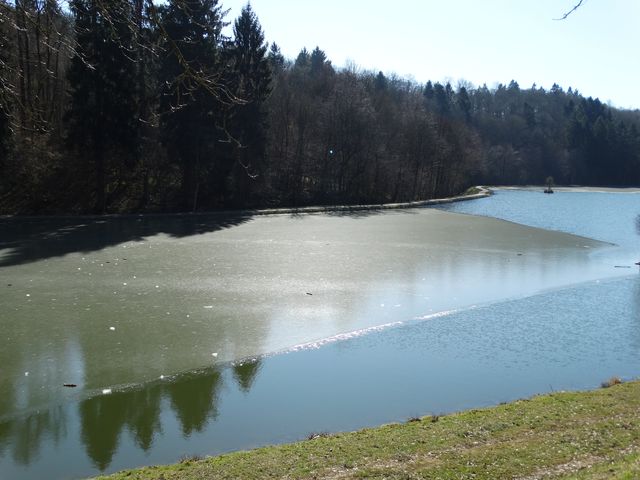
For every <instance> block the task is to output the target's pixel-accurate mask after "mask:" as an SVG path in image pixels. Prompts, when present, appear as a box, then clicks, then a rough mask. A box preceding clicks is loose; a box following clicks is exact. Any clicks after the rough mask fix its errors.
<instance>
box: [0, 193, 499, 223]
mask: <svg viewBox="0 0 640 480" xmlns="http://www.w3.org/2000/svg"><path fill="white" fill-rule="evenodd" d="M472 188H474V189H478V190H479V192H478V193H473V194H469V195H465V194H464V193H463V194H461V195H456V196H453V197H445V198H433V199H431V200H417V201H414V202H399V203H380V204H367V205H324V206H323V205H319V206H311V207H282V208H259V209H244V210H213V211H209V212H178V213H113V214H105V215H84V214H81V215H68V214H67V215H0V221H2V220H50V219H51V220H53V219H55V220H67V219H69V220H71V219H78V220H91V219H95V220H99V219H111V218H158V217H182V216H189V217H206V216H227V217H232V216H238V217H244V216H262V215H301V214H309V213H330V212H358V211H375V210H401V209H405V208H418V207H428V206H432V205H442V204H446V203H454V202H464V201H469V200H476V199H479V198H485V197H489V196H491V195H492V192H491V190H490V189H488V188H486V187H483V186H475V187H472Z"/></svg>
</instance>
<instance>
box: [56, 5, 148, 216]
mask: <svg viewBox="0 0 640 480" xmlns="http://www.w3.org/2000/svg"><path fill="white" fill-rule="evenodd" d="M71 11H72V13H73V15H74V20H75V29H76V42H77V50H76V52H75V55H74V57H73V59H72V62H71V66H70V69H69V74H68V76H69V84H70V87H71V104H70V109H69V111H68V113H67V117H66V118H67V132H68V136H67V139H68V142H69V145H70V147H71V148H72V150H73V151H74V152H75V153H76V154H77V155H78V156H80V157H81V158H82V160H83V161H84V162H86V164H87V166H89V174H90V176H91V177H93V179H94V188H93V189H92V190H93V194H94V197H95V199H94V200H95V201H94V209H95V210H96V211H97V212H99V213H104V212H105V211H106V210H107V207H108V201H109V198H108V190H109V187H110V177H111V174H112V171H115V170H118V169H120V168H122V166H123V165H122V163H123V160H124V161H125V162H124V163H126V160H131V159H132V158H133V157H134V156H135V154H134V152H135V140H136V138H137V128H138V122H137V105H136V98H135V65H134V63H133V61H132V60H131V58H130V56H129V55H128V52H130V51H131V50H132V42H133V37H132V32H131V29H130V28H129V27H130V19H131V8H130V4H129V3H128V2H127V1H126V0H100V1H97V0H73V1H72V2H71Z"/></svg>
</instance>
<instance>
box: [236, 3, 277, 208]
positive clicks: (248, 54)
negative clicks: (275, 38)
mask: <svg viewBox="0 0 640 480" xmlns="http://www.w3.org/2000/svg"><path fill="white" fill-rule="evenodd" d="M233 33H234V39H233V43H232V47H231V49H232V50H231V56H232V59H233V67H234V74H235V76H236V80H235V83H236V96H237V97H238V99H239V103H238V105H236V106H235V108H234V110H235V111H234V114H233V117H234V118H233V122H232V123H233V135H234V137H235V139H236V140H237V141H238V143H239V148H238V149H237V151H236V158H237V159H238V167H240V168H237V174H236V187H237V188H238V189H239V190H240V191H238V192H236V193H237V195H238V196H246V195H248V193H249V192H248V189H249V188H250V185H251V183H249V182H248V179H251V178H253V179H255V178H256V177H257V176H258V175H259V173H260V170H261V167H262V163H263V158H264V152H265V147H266V128H267V125H266V111H265V105H264V103H265V101H266V99H267V97H268V95H269V93H270V91H271V69H270V67H269V59H268V57H267V45H266V44H265V39H264V33H263V32H262V27H261V26H260V22H259V21H258V17H257V16H256V14H255V12H254V11H253V9H252V8H251V4H247V5H246V6H245V7H244V8H243V9H242V12H241V13H240V16H239V17H238V18H237V19H236V21H235V22H234V25H233ZM243 170H244V171H243ZM244 200H246V198H245V199H244Z"/></svg>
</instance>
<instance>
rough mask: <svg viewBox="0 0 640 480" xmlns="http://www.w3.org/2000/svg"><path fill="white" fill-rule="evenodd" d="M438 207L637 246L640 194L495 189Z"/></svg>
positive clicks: (639, 238)
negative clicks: (483, 195)
mask: <svg viewBox="0 0 640 480" xmlns="http://www.w3.org/2000/svg"><path fill="white" fill-rule="evenodd" d="M438 209H440V210H446V211H449V212H457V213H470V214H472V215H484V216H488V217H495V218H501V219H503V220H509V221H511V222H516V223H519V224H522V225H530V226H532V227H539V228H545V229H548V230H557V231H560V232H566V233H573V234H574V235H582V236H584V237H589V238H594V239H597V240H601V241H603V242H611V243H615V244H617V245H621V246H624V247H635V248H637V247H638V246H639V243H640V237H639V236H638V228H639V227H638V218H639V216H640V193H604V192H563V191H559V192H556V193H554V194H553V195H545V194H544V193H542V192H539V191H532V190H500V189H498V190H495V192H494V194H493V195H492V196H490V197H487V198H483V199H480V200H475V201H473V202H457V203H451V204H447V205H442V206H439V207H438Z"/></svg>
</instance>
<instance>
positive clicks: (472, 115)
mask: <svg viewBox="0 0 640 480" xmlns="http://www.w3.org/2000/svg"><path fill="white" fill-rule="evenodd" d="M61 5H62V2H61V1H59V0H14V1H13V2H9V0H0V65H1V66H2V68H0V107H1V108H0V212H1V213H61V212H65V213H82V212H97V213H105V212H141V211H155V212H158V211H197V210H214V209H221V208H241V207H260V206H302V205H309V204H335V203H381V202H390V201H391V202H392V201H408V200H417V199H428V198H433V197H441V196H446V195H451V194H456V193H459V192H461V191H463V190H465V189H466V188H467V187H469V186H471V185H473V184H526V183H536V184H541V183H543V182H544V181H545V179H546V178H547V177H549V176H552V177H554V178H555V181H556V183H562V184H588V185H632V184H633V185H637V184H638V183H640V169H639V168H638V167H639V166H640V132H639V123H640V112H638V111H637V110H636V111H628V110H627V111H625V110H618V109H615V108H612V107H610V106H607V105H605V104H603V103H602V102H600V101H599V100H597V99H595V100H594V99H592V98H585V97H583V96H582V95H581V94H580V93H579V92H578V91H577V90H573V89H571V88H569V89H567V90H566V91H565V90H564V89H562V88H561V87H560V86H558V85H554V86H553V87H552V88H551V89H550V90H545V89H543V88H538V87H536V86H535V85H534V86H532V87H530V88H521V87H520V86H519V85H518V83H517V82H515V81H511V82H510V83H509V84H508V85H498V86H497V87H495V88H491V89H490V88H487V86H486V85H485V86H482V87H478V88H476V87H473V86H472V85H470V84H468V83H465V82H459V83H458V84H457V85H451V84H450V83H439V82H436V83H432V82H427V83H426V84H420V83H417V82H415V81H411V80H407V79H404V78H399V77H396V76H393V75H391V76H385V75H384V74H383V73H381V72H380V73H377V74H376V73H375V72H366V71H360V70H358V69H357V68H356V67H353V66H351V67H347V68H344V69H336V68H334V67H333V65H332V64H331V61H330V60H329V59H328V58H327V56H326V54H325V53H324V52H323V51H322V50H321V49H320V48H315V49H314V50H313V51H308V50H306V49H303V50H302V51H301V52H300V53H299V55H298V56H297V58H295V59H294V60H287V59H285V58H284V57H283V55H282V54H281V52H280V49H279V48H278V46H277V44H275V43H273V44H271V45H270V46H269V45H268V44H267V43H266V41H265V36H264V33H263V31H262V28H261V26H260V23H259V20H258V18H257V16H256V15H255V13H254V12H253V11H252V9H251V7H250V5H249V4H248V5H247V6H246V7H245V8H244V9H243V10H242V13H241V14H240V16H239V17H238V18H237V19H236V20H235V21H234V22H233V25H232V34H231V35H230V36H226V35H225V32H226V30H225V27H226V26H227V21H226V20H225V10H224V9H223V7H222V5H221V3H220V2H219V1H218V0H170V1H168V2H167V3H166V4H164V3H163V4H162V5H155V4H154V3H153V2H152V1H149V0H101V1H100V2H98V1H97V0H72V1H71V2H70V3H69V10H66V9H64V8H62V6H61ZM271 33H272V34H273V35H274V36H277V32H271Z"/></svg>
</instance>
